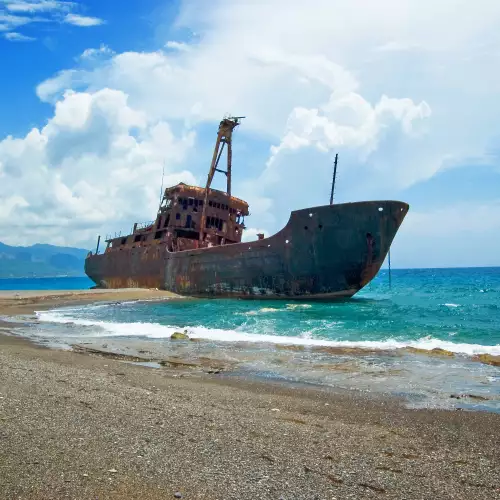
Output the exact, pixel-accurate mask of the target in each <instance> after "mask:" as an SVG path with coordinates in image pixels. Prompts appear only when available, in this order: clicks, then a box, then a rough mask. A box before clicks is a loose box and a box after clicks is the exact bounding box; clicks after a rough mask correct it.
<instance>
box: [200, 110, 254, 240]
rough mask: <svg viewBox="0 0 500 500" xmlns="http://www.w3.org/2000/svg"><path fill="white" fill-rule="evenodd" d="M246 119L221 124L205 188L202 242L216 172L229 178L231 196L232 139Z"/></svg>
mask: <svg viewBox="0 0 500 500" xmlns="http://www.w3.org/2000/svg"><path fill="white" fill-rule="evenodd" d="M242 118H245V117H244V116H230V117H227V118H224V119H223V120H222V121H221V122H220V124H219V132H218V133H217V141H216V142H215V148H214V154H213V156H212V163H211V165H210V171H209V172H208V178H207V184H206V186H205V198H204V200H203V209H202V212H201V219H200V241H203V239H204V237H205V219H206V216H205V214H206V210H207V204H208V193H209V190H210V186H211V185H212V180H213V178H214V175H215V172H221V173H222V174H224V175H225V176H226V178H227V189H226V192H227V194H228V196H231V163H232V156H233V151H232V137H233V129H234V128H236V127H237V126H238V125H239V124H240V120H241V119H242ZM226 145H227V166H226V170H221V169H219V168H217V167H218V166H219V160H220V157H221V156H222V152H223V151H224V146H226Z"/></svg>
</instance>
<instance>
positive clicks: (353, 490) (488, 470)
mask: <svg viewBox="0 0 500 500" xmlns="http://www.w3.org/2000/svg"><path fill="white" fill-rule="evenodd" d="M0 398H1V399H0V498H2V499H3V498H5V499H14V498H16V499H17V498H22V499H25V498H26V499H28V498H29V499H31V498H37V499H38V498H40V499H50V498H54V499H56V498H57V499H58V498H76V499H87V498H89V499H90V498H92V499H95V498H99V499H105V498H113V499H115V498H116V499H118V498H120V499H129V498H137V499H139V498H141V499H157V498H158V499H160V498H162V499H165V498H167V499H168V498H185V499H247V498H248V499H276V500H278V499H280V498H281V499H287V500H291V499H311V500H312V499H334V498H337V499H347V498H353V499H358V498H397V499H402V498H406V499H413V498H415V499H416V498H425V499H427V498H429V499H431V498H432V499H433V498H440V499H443V498H450V499H451V498H453V499H457V498H471V497H474V498H476V499H477V498H485V499H492V498H500V473H499V471H500V469H499V465H500V462H499V454H500V451H499V450H500V442H499V439H500V438H499V436H500V432H499V431H500V416H499V415H496V414H492V413H480V412H465V411H432V410H408V409H404V408H402V407H401V406H400V405H399V404H398V402H397V401H392V400H381V399H378V400H373V399H368V398H363V397H360V396H359V395H355V394H335V393H331V392H327V391H324V390H319V389H315V388H303V387H294V386H287V385H280V384H276V383H260V382H251V381H245V380H238V379H232V378H230V377H228V378H224V377H221V376H218V375H200V374H192V373H190V372H189V371H186V370H184V371H182V370H168V369H165V368H162V369H150V368H145V367H141V366H135V365H133V364H130V363H124V362H122V361H119V360H115V359H107V358H105V357H100V356H92V355H84V354H77V353H74V352H68V351H55V350H49V349H45V348H39V347H36V346H33V345H31V344H30V343H29V342H27V341H25V340H23V339H19V338H17V337H13V336H0Z"/></svg>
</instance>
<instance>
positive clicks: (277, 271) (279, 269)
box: [85, 117, 409, 300]
mask: <svg viewBox="0 0 500 500" xmlns="http://www.w3.org/2000/svg"><path fill="white" fill-rule="evenodd" d="M240 118H241V117H237V118H235V117H232V118H225V119H223V120H222V121H221V123H220V125H219V131H218V135H217V141H216V145H215V148H214V154H213V158H212V162H211V166H210V171H209V174H208V179H207V183H206V186H205V187H204V188H201V187H197V186H189V185H187V184H184V183H180V184H178V185H176V186H173V187H169V188H167V189H165V191H164V192H163V194H162V200H161V203H160V206H159V209H158V213H157V216H156V219H155V220H154V221H152V222H149V223H143V224H135V225H134V228H133V230H132V231H131V233H130V234H128V235H124V236H121V235H116V236H115V237H107V238H106V248H105V250H104V252H103V253H99V243H98V245H97V249H96V252H95V253H92V252H89V254H88V256H87V258H86V260H85V272H86V274H87V275H88V276H89V277H90V278H91V279H92V280H93V281H94V283H96V285H97V286H98V287H103V288H124V287H127V288H130V287H142V288H158V289H165V290H169V291H172V292H175V293H177V294H180V295H188V296H193V297H235V298H272V299H288V300H290V299H307V300H311V299H322V300H325V299H326V300H329V299H335V298H342V297H351V296H352V295H354V294H355V293H356V292H358V291H359V290H360V289H361V288H363V287H364V286H365V285H366V284H367V283H369V282H370V281H371V280H372V279H373V278H374V276H375V275H376V274H377V272H378V271H379V269H380V267H381V265H382V263H383V261H384V259H385V257H386V255H387V253H388V251H389V248H390V245H391V243H392V241H393V239H394V236H395V235H396V233H397V231H398V229H399V226H400V225H401V223H402V221H403V219H404V217H405V215H406V213H407V211H408V208H409V207H408V205H407V204H406V203H403V202H400V201H388V200H384V201H362V202H354V203H341V204H333V203H330V204H329V205H324V206H317V207H310V208H304V209H301V210H296V211H293V212H291V215H290V218H289V220H288V223H287V224H286V225H285V226H284V227H283V228H282V229H281V230H280V231H279V232H277V233H276V234H274V235H273V236H270V237H268V238H265V237H264V235H262V234H259V235H258V239H257V240H256V241H252V242H243V241H242V236H243V232H244V230H245V217H247V216H248V215H249V207H248V204H247V203H246V202H245V201H244V200H241V199H239V198H236V197H235V196H232V195H231V163H232V133H233V130H234V128H235V127H236V126H237V125H238V124H239V123H240ZM224 149H226V156H227V164H226V169H225V170H222V169H221V168H219V166H220V165H219V164H220V159H221V156H222V153H223V150H224ZM216 172H222V173H223V174H224V175H225V176H226V177H227V189H226V191H225V192H223V191H220V190H216V189H212V188H211V184H212V180H213V178H214V175H215V173H216Z"/></svg>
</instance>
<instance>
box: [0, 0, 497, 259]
mask: <svg viewBox="0 0 500 500" xmlns="http://www.w3.org/2000/svg"><path fill="white" fill-rule="evenodd" d="M125 5H126V8H125ZM499 25H500V2H498V1H497V0H478V1H477V2H470V1H465V0H440V1H439V2H436V1H431V0H377V1H371V0H308V2H303V1H302V0H265V1H264V0H252V1H250V0H211V1H210V2H208V1H205V0H174V1H167V0H127V2H126V3H125V2H123V1H122V0H107V1H105V2H103V1H101V0H82V1H73V2H71V1H61V0H0V68H1V69H0V241H3V242H4V243H7V244H12V245H29V244H33V243H37V242H39V243H52V244H56V245H71V246H78V247H83V248H92V247H94V244H95V241H96V239H97V235H98V234H101V235H103V236H104V235H106V234H109V233H114V232H118V231H122V232H128V231H130V228H131V227H132V225H133V223H134V222H135V221H147V220H151V219H153V218H154V217H155V214H156V210H157V207H158V201H159V194H160V188H161V178H162V171H163V170H164V172H165V174H164V184H165V186H168V185H173V184H176V183H177V182H180V181H183V182H186V183H194V184H198V185H204V183H205V180H206V175H207V171H208V168H209V166H210V160H211V155H212V148H213V145H214V141H215V137H216V133H217V127H218V123H219V121H220V120H221V118H222V117H223V116H224V115H227V114H231V115H236V116H245V117H246V118H245V119H244V120H243V121H242V124H241V126H239V127H238V129H237V131H236V132H235V134H234V136H233V194H234V195H236V196H238V197H240V198H243V199H245V200H247V201H248V202H249V204H250V212H251V216H250V217H249V218H247V220H246V223H247V226H248V230H247V238H249V239H251V238H255V237H256V234H257V233H258V232H260V231H263V232H264V233H265V234H266V235H270V234H273V233H274V232H276V231H278V230H279V229H280V228H281V227H282V226H283V225H284V224H286V222H287V220H288V217H289V214H290V212H291V211H292V210H297V209H301V208H306V207H311V206H318V205H322V204H327V203H328V202H329V194H330V183H331V177H332V170H333V158H334V156H335V154H336V153H338V154H339V168H338V174H337V183H336V191H335V202H336V203H343V202H350V201H362V200H381V199H395V200H401V201H406V202H407V203H409V204H410V211H409V213H408V215H407V217H406V219H405V221H404V222H403V225H402V226H401V229H400V231H399V232H398V234H397V236H396V238H395V240H394V243H393V247H392V250H391V261H392V265H393V267H400V268H401V267H403V268H404V267H460V266H494V265H496V266H499V265H500V162H499V155H500V145H499V144H500V143H499V136H500V128H499V127H498V125H497V123H498V117H499V116H500V31H499V30H498V29H497V27H498V26H499ZM220 177H221V176H220ZM224 180H225V179H224V178H219V179H217V181H216V184H215V187H220V188H223V186H224Z"/></svg>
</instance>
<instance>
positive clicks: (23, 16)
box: [0, 0, 105, 41]
mask: <svg viewBox="0 0 500 500" xmlns="http://www.w3.org/2000/svg"><path fill="white" fill-rule="evenodd" d="M78 7H79V5H78V4H77V3H76V2H68V1H62V0H0V32H7V35H4V38H6V39H7V40H10V41H32V40H35V38H32V37H29V36H27V35H24V34H21V33H17V32H16V30H17V29H18V28H19V27H21V26H25V25H28V24H31V23H52V24H60V23H62V22H64V23H67V24H73V25H76V26H83V27H89V26H97V25H100V24H103V23H104V22H105V21H103V20H102V19H99V18H96V17H86V16H82V15H79V14H76V13H74V12H71V11H73V10H75V9H76V8H78Z"/></svg>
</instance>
